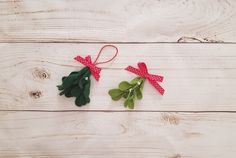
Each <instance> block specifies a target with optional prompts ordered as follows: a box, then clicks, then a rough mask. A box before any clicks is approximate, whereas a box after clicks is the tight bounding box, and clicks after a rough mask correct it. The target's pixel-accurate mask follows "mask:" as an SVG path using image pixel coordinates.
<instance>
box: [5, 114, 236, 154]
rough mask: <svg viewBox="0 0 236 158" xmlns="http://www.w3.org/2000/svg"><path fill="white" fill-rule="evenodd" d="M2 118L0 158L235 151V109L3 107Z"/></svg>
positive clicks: (219, 152) (230, 152) (231, 152)
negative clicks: (44, 109)
mask: <svg viewBox="0 0 236 158" xmlns="http://www.w3.org/2000/svg"><path fill="white" fill-rule="evenodd" d="M0 118H1V119H0V128H1V130H0V142H1V143H0V155H1V156H0V157H2V158H3V157H4V158H15V157H20V158H21V157H22V158H23V157H34V158H46V157H50V158H62V157H66V158H75V157H86V158H90V157H91V158H104V157H110V156H111V155H112V157H114V158H121V157H122V158H130V157H135V158H143V157H148V158H156V157H159V158H185V157H187V158H213V157H214V158H223V157H227V158H234V157H235V154H236V151H235V148H234V147H235V146H236V142H235V139H236V133H235V128H236V124H235V123H236V115H235V114H230V113H207V114H203V113H196V114H194V113H157V112H154V113H153V112H149V113H146V112H144V113H143V112H139V113H136V112H121V113H112V112H111V113H102V112H99V113H93V112H67V113H66V112H63V113H61V112H57V113H55V112H53V113H51V112H48V113H41V112H9V113H7V112H4V113H3V112H1V113H0ZM174 120H175V121H174Z"/></svg>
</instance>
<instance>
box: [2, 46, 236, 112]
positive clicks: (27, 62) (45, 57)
mask: <svg viewBox="0 0 236 158" xmlns="http://www.w3.org/2000/svg"><path fill="white" fill-rule="evenodd" d="M101 47H102V44H55V43H54V44H52V43H50V44H46V43H28V44H19V43H18V44H17V43H16V44H6V43H5V44H0V52H1V54H0V76H1V77H0V83H1V84H0V94H1V95H0V109H1V110H125V108H124V107H123V105H122V104H123V101H118V102H114V101H112V100H111V99H110V97H109V96H108V94H107V92H108V90H109V89H111V88H115V87H117V86H118V83H119V82H120V81H122V80H131V79H132V78H134V77H135V75H133V74H131V73H129V72H126V71H124V70H123V69H124V68H125V67H126V66H128V65H129V64H131V65H134V66H135V65H136V63H137V62H138V61H140V60H142V61H145V62H146V63H147V64H148V66H149V68H150V72H151V73H156V74H161V75H164V76H165V80H164V82H163V83H162V84H161V85H162V86H163V87H164V88H165V89H166V94H165V95H164V96H163V97H161V96H160V95H159V94H158V93H157V91H155V89H154V88H153V87H152V86H151V85H150V84H149V83H146V84H145V88H144V98H143V100H142V101H137V102H136V105H137V106H136V108H135V109H136V110H151V111H160V110H165V111H235V110H236V106H235V104H236V95H235V94H236V89H235V88H233V87H236V54H235V51H236V45H234V44H224V45H219V44H211V45H202V44H137V45H134V44H120V45H117V47H118V48H119V50H120V53H119V56H118V57H117V59H116V60H115V61H114V62H112V63H110V64H106V65H103V68H104V69H103V70H102V73H101V80H100V81H99V82H96V81H95V80H94V79H92V88H91V103H90V104H89V105H87V106H85V107H83V108H78V107H76V106H75V105H74V99H68V98H65V97H63V96H62V97H61V96H59V95H58V91H57V88H56V85H58V84H60V82H61V77H62V76H63V75H68V73H70V72H71V71H73V70H79V69H81V67H82V66H81V64H80V63H78V62H76V61H74V60H73V57H75V56H76V55H77V54H80V55H82V56H85V55H88V54H91V55H92V58H95V55H96V54H97V52H98V51H99V49H100V48H101ZM112 51H113V50H109V49H108V50H106V51H105V53H104V54H103V55H104V56H103V57H102V58H101V60H103V59H105V58H109V56H111V52H112Z"/></svg>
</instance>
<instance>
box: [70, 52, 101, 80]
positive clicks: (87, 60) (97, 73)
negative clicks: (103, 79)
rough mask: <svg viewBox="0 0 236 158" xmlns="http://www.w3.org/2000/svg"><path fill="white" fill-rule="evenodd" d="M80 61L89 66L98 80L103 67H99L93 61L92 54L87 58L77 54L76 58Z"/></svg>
mask: <svg viewBox="0 0 236 158" xmlns="http://www.w3.org/2000/svg"><path fill="white" fill-rule="evenodd" d="M74 59H75V60H77V61H78V62H80V63H82V64H83V65H85V66H87V67H89V69H90V71H91V74H92V75H93V77H94V78H95V79H96V80H97V81H98V80H99V78H100V72H101V68H99V67H97V66H96V65H95V64H94V63H92V60H91V57H90V55H88V56H86V57H85V58H82V57H81V56H79V55H78V56H77V57H75V58H74Z"/></svg>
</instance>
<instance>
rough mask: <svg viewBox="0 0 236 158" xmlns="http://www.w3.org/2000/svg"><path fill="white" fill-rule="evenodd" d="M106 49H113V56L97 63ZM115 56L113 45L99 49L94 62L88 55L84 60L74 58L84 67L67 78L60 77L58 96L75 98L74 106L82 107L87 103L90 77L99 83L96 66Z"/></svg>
mask: <svg viewBox="0 0 236 158" xmlns="http://www.w3.org/2000/svg"><path fill="white" fill-rule="evenodd" d="M106 47H112V48H115V50H116V52H115V55H114V56H113V57H112V58H111V59H109V60H107V61H103V62H97V61H98V58H99V57H100V55H101V53H102V51H103V50H104V48H106ZM117 54H118V49H117V47H115V46H113V45H105V46H103V47H102V48H101V49H100V51H99V53H98V55H97V57H96V59H95V61H94V62H92V60H91V57H90V55H88V56H86V57H85V58H83V57H81V56H79V55H78V56H77V57H75V58H74V59H75V60H76V61H78V62H80V63H82V64H83V65H84V66H85V67H84V68H82V69H81V70H80V71H73V72H71V73H70V74H69V75H68V76H64V77H62V84H61V85H58V86H57V87H58V90H59V91H61V92H60V95H65V96H66V97H67V98H70V97H75V98H76V99H75V104H76V105H77V106H83V105H85V104H87V103H89V102H90V98H89V94H90V87H91V80H90V77H91V75H92V76H93V77H94V78H95V79H96V80H97V81H99V78H100V72H101V68H99V67H97V65H99V64H104V63H108V62H110V61H112V60H113V59H114V58H115V57H116V56H117Z"/></svg>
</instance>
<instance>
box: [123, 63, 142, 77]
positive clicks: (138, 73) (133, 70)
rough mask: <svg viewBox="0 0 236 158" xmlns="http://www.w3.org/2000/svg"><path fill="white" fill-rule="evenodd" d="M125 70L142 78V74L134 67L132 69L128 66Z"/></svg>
mask: <svg viewBox="0 0 236 158" xmlns="http://www.w3.org/2000/svg"><path fill="white" fill-rule="evenodd" d="M125 70H127V71H129V72H132V73H134V74H136V75H138V76H141V77H143V73H142V72H141V71H140V70H139V69H137V68H134V67H132V66H128V67H127V68H125Z"/></svg>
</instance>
